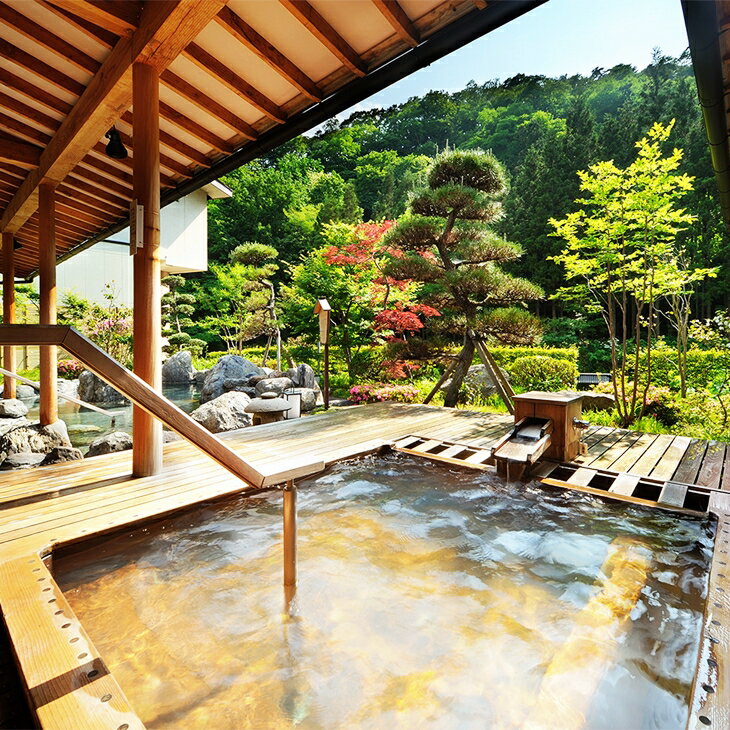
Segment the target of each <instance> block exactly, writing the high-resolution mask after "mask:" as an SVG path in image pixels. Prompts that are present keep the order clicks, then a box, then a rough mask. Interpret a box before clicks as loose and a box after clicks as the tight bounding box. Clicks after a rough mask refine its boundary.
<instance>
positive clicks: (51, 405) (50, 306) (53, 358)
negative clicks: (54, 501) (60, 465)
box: [38, 183, 58, 426]
mask: <svg viewBox="0 0 730 730" xmlns="http://www.w3.org/2000/svg"><path fill="white" fill-rule="evenodd" d="M38 249H39V253H38V259H39V262H38V263H39V266H38V270H39V273H40V323H41V324H56V190H55V187H54V186H53V185H52V184H50V183H43V184H42V185H41V186H40V187H39V188H38ZM40 366H41V379H40V383H41V406H40V421H41V426H48V425H49V424H51V423H55V422H56V421H57V420H58V392H57V391H58V348H57V347H56V346H55V345H43V346H41V348H40Z"/></svg>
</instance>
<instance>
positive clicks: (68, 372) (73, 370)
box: [58, 360, 84, 380]
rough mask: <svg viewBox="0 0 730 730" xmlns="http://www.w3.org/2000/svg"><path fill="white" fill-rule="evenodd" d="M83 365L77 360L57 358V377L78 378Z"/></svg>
mask: <svg viewBox="0 0 730 730" xmlns="http://www.w3.org/2000/svg"><path fill="white" fill-rule="evenodd" d="M83 369H84V366H83V365H82V364H81V363H80V362H79V361H78V360H59V361H58V377H59V378H65V379H66V380H73V379H74V378H78V377H79V375H80V374H81V371H82V370H83Z"/></svg>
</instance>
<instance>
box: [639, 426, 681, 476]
mask: <svg viewBox="0 0 730 730" xmlns="http://www.w3.org/2000/svg"><path fill="white" fill-rule="evenodd" d="M672 441H674V436H669V435H667V434H659V436H657V437H656V438H655V439H654V441H653V442H652V443H651V446H649V447H648V448H647V449H646V450H645V451H644V453H643V454H642V455H641V456H640V457H639V458H638V459H637V460H636V463H635V464H634V465H633V466H632V467H631V468H630V469H628V472H629V473H630V474H637V475H638V476H640V477H648V476H649V474H651V472H652V470H653V469H654V467H655V466H656V465H657V464H658V463H659V462H660V461H661V459H662V457H663V456H664V453H665V452H666V450H667V449H668V448H669V446H670V445H671V443H672Z"/></svg>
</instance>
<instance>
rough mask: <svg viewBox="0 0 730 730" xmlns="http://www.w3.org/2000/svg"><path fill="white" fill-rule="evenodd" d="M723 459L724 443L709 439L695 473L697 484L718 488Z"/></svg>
mask: <svg viewBox="0 0 730 730" xmlns="http://www.w3.org/2000/svg"><path fill="white" fill-rule="evenodd" d="M724 461H725V444H724V443H722V442H720V441H710V442H708V444H707V449H706V450H705V456H704V459H702V466H701V467H700V471H699V474H698V475H697V484H701V485H702V486H703V487H712V488H713V489H719V487H720V477H721V476H722V465H723V462H724Z"/></svg>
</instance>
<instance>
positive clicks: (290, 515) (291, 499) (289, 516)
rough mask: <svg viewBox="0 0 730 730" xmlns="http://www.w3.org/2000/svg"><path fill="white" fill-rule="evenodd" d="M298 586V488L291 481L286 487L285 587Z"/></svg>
mask: <svg viewBox="0 0 730 730" xmlns="http://www.w3.org/2000/svg"><path fill="white" fill-rule="evenodd" d="M296 584H297V488H296V487H295V486H294V482H293V481H292V480H289V481H288V482H287V483H286V486H285V487H284V587H285V588H292V587H294V586H295V585H296Z"/></svg>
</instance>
